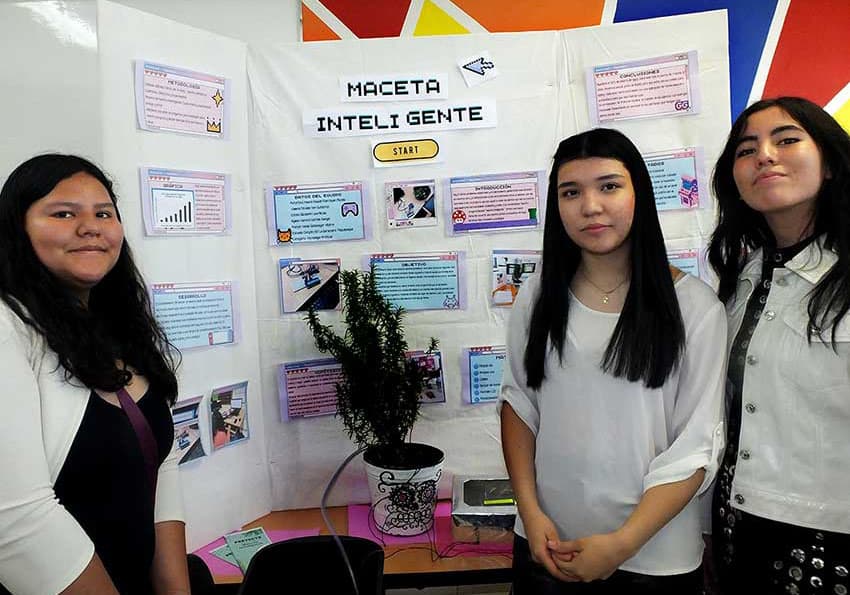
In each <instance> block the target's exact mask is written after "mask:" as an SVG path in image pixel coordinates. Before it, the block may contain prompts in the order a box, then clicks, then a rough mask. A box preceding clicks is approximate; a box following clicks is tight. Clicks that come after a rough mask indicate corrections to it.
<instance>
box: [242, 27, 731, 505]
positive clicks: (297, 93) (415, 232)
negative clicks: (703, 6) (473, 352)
mask: <svg viewBox="0 0 850 595" xmlns="http://www.w3.org/2000/svg"><path fill="white" fill-rule="evenodd" d="M482 48H486V50H487V51H488V52H489V53H490V55H492V57H493V58H494V60H498V64H499V71H500V74H501V76H499V77H498V78H496V79H494V80H492V81H490V82H488V83H487V85H481V86H480V87H473V88H468V87H467V86H466V85H465V84H464V83H463V81H462V79H461V75H460V74H459V73H458V72H457V71H456V70H455V71H452V70H451V69H450V68H449V65H451V64H453V63H455V62H456V61H457V60H458V59H459V58H462V57H464V56H468V55H470V54H471V53H473V52H478V51H481V50H482ZM690 50H695V51H697V52H698V54H699V66H700V75H699V76H700V81H701V85H702V89H703V108H702V112H701V113H700V114H699V115H697V116H693V117H691V116H688V117H678V118H658V119H651V120H644V121H637V122H618V123H617V128H620V129H622V130H623V131H624V132H626V134H628V135H629V136H631V138H632V139H634V140H635V142H636V144H637V145H638V147H639V148H640V149H641V151H643V152H650V151H653V150H663V149H665V148H669V147H676V146H702V147H704V148H705V158H706V161H707V165H708V167H707V170H709V171H710V165H711V164H712V163H713V160H714V159H715V158H716V155H717V154H718V153H719V150H720V147H721V146H722V142H723V138H724V135H725V133H726V131H727V129H728V123H729V107H728V106H729V90H728V85H729V83H728V75H727V73H728V48H727V39H726V17H725V12H723V11H717V12H712V13H702V14H696V15H686V16H681V17H669V18H663V19H655V20H647V21H640V22H638V23H625V24H618V25H611V26H606V27H588V28H585V29H577V30H570V31H563V32H536V33H517V34H504V35H464V36H448V37H434V38H416V39H375V40H352V41H349V40H345V41H340V42H334V43H322V44H315V43H314V44H280V45H275V46H265V45H264V46H259V45H256V46H254V45H252V46H249V48H248V77H249V82H250V87H251V91H252V99H253V112H252V152H251V155H252V163H251V166H252V179H253V182H252V193H251V194H252V209H253V217H254V221H255V227H256V229H262V228H263V227H264V226H265V219H264V217H265V209H264V207H263V203H262V200H261V198H260V197H262V192H263V190H262V188H263V184H264V183H268V182H269V181H272V180H279V179H291V178H292V177H293V176H296V175H297V177H298V179H299V180H301V181H303V182H316V183H319V182H327V181H330V180H336V179H362V180H364V181H366V183H371V184H372V185H373V189H374V192H373V196H380V195H381V194H380V191H381V189H383V187H384V184H385V183H386V182H388V181H392V180H393V179H394V177H395V176H397V174H393V172H392V171H389V172H388V171H386V170H375V169H373V168H372V167H371V153H370V149H371V146H372V143H373V142H375V141H377V140H382V141H387V140H393V137H392V136H390V135H381V136H380V137H378V136H373V137H370V136H362V137H349V138H335V139H327V138H320V139H316V138H307V137H306V136H304V134H303V130H302V125H301V124H302V113H303V112H304V111H305V110H310V109H318V108H326V107H328V106H330V105H332V104H333V101H334V98H338V97H339V88H338V85H339V79H340V77H345V76H357V75H359V74H362V73H371V74H375V73H392V72H396V71H397V69H398V64H399V63H404V64H405V65H406V67H407V68H409V69H410V70H412V71H413V70H415V71H423V72H426V71H430V72H433V71H436V72H443V71H446V72H449V75H448V80H447V87H448V97H447V100H446V101H450V102H454V101H470V100H474V99H476V98H480V97H485V96H486V97H491V98H493V99H494V100H495V101H496V105H497V109H498V114H499V125H498V126H497V127H496V128H490V129H478V130H462V131H445V132H442V133H440V146H441V153H442V152H443V151H444V152H445V161H444V162H442V163H439V164H423V165H417V166H411V168H408V170H406V172H405V175H406V177H411V176H413V177H415V178H416V179H430V178H434V179H436V180H437V182H438V184H439V183H440V181H441V180H444V179H446V178H449V177H452V176H468V175H475V174H480V173H486V172H494V171H524V170H534V169H544V170H546V171H548V170H549V168H550V167H551V156H552V154H553V152H554V150H555V148H556V146H557V143H558V141H559V140H561V139H562V138H565V137H566V136H569V135H570V134H573V133H575V132H577V131H579V130H584V129H587V128H589V127H591V125H590V120H589V114H588V113H587V105H586V98H585V97H586V94H585V89H584V85H585V82H584V72H585V69H586V68H587V67H589V66H592V65H594V64H605V63H611V62H619V61H624V60H632V59H639V58H645V57H651V56H657V55H663V54H666V53H673V52H681V51H690ZM382 105H389V104H387V103H382ZM396 140H405V139H404V138H402V137H398V138H397V139H396ZM408 171H409V172H410V175H408ZM543 197H545V188H543V189H541V218H542V216H543V215H544V214H545V208H544V205H543V202H544V201H543ZM367 208H371V209H373V212H372V219H373V220H374V221H380V220H381V218H380V217H381V216H382V215H383V213H382V212H381V211H380V209H381V208H383V204H382V203H381V201H375V202H374V204H372V205H370V206H368V207H367ZM713 216H714V211H713V208H708V209H705V210H702V209H700V211H699V213H696V212H684V213H678V212H677V213H669V214H666V213H665V214H663V215H662V216H661V218H662V226H663V227H664V230H665V233H666V234H667V235H668V236H670V237H672V238H677V239H684V240H688V242H689V243H696V242H698V241H699V240H700V239H701V238H705V237H707V235H708V234H709V233H710V232H711V226H712V222H713ZM374 229H375V234H374V237H370V238H369V239H367V240H363V241H358V242H346V243H345V250H344V251H341V250H336V249H333V247H329V246H327V245H325V246H309V245H301V246H291V247H285V248H283V247H277V248H273V247H269V246H268V245H267V242H266V241H265V238H264V237H262V234H259V235H256V234H255V238H254V250H255V262H256V265H257V268H256V289H257V308H258V315H259V317H260V321H261V324H260V325H259V344H260V366H261V375H262V393H263V399H264V401H265V409H266V411H276V409H277V404H278V403H277V385H276V376H275V374H276V369H277V366H278V365H279V364H281V363H284V362H291V361H298V360H305V359H312V358H316V357H320V356H321V354H319V352H317V351H316V349H315V347H314V345H313V340H312V337H311V336H310V335H309V333H308V331H307V329H306V326H305V324H304V323H303V321H301V320H298V319H296V318H287V319H281V318H280V317H279V315H278V308H279V306H278V300H277V285H276V283H277V279H276V270H277V269H276V263H277V261H278V259H280V258H284V257H291V256H297V257H301V258H322V257H325V256H327V253H329V252H330V253H340V254H343V257H342V267H343V268H344V269H346V268H358V267H359V260H360V258H361V257H362V255H363V254H367V253H377V252H415V251H419V250H422V249H423V246H426V247H427V249H429V250H456V251H465V252H466V254H467V265H468V268H467V271H468V272H467V283H468V285H467V286H468V288H469V292H468V307H467V309H466V310H464V311H451V312H445V311H430V312H410V313H409V314H408V315H407V319H406V323H405V324H406V328H407V336H408V341H409V344H410V348H411V349H417V348H423V347H425V346H426V345H427V341H428V337H430V336H435V337H437V338H439V339H440V341H441V346H440V349H441V352H442V354H443V360H444V362H446V366H445V382H446V397H447V398H446V403H444V404H437V405H434V406H431V407H426V408H423V409H422V414H421V417H420V420H419V421H418V422H417V424H416V425H415V426H414V431H413V439H414V440H416V441H421V442H427V443H429V444H433V445H435V446H438V447H439V448H441V449H443V450H444V451H445V453H446V464H445V470H444V474H443V481H442V482H441V486H440V493H441V496H447V495H448V493H449V491H450V482H451V477H452V475H453V474H474V473H496V474H503V473H505V471H504V467H503V463H502V454H501V446H500V440H499V425H498V418H497V415H496V411H495V405H494V404H484V405H478V406H476V407H472V406H470V405H469V404H467V403H465V402H463V400H462V399H461V374H460V369H459V365H458V364H457V363H456V362H458V361H459V359H460V353H461V349H462V348H463V347H464V346H468V345H470V344H476V345H488V344H501V343H504V333H505V328H504V323H505V320H506V317H507V316H508V315H509V311H500V310H499V309H497V308H491V307H490V306H489V304H488V302H489V288H490V273H491V262H490V253H491V250H493V249H495V248H498V249H503V250H504V249H517V250H521V249H526V250H528V249H539V248H540V247H541V241H542V230H543V226H542V225H541V226H540V228H539V229H538V230H535V231H523V230H517V231H512V232H510V233H499V234H483V233H482V234H476V235H475V236H474V237H468V236H460V237H458V236H454V237H451V236H448V235H447V234H446V232H445V230H444V229H442V227H439V228H436V229H435V228H419V229H409V230H405V232H404V233H398V232H397V231H396V230H387V229H384V227H383V226H380V225H376V226H375V228H374ZM323 319H324V320H326V321H337V320H339V314H338V313H327V314H325V313H323ZM265 421H266V435H267V443H268V455H269V466H270V471H271V484H272V502H273V507H274V508H276V509H284V508H301V507H309V506H316V505H318V503H319V500H320V498H321V494H322V490H323V489H324V487H325V485H326V483H327V480H328V478H329V477H330V476H331V475H332V474H333V472H334V471H335V469H336V467H337V465H339V463H340V462H341V461H342V460H343V458H344V457H345V456H346V455H347V454H349V453H350V452H352V451H353V450H354V448H355V446H354V445H353V444H352V443H351V442H350V441H349V439H348V438H347V437H346V436H345V433H344V431H343V428H342V425H341V422H340V421H339V420H338V419H335V418H333V417H322V418H313V419H300V420H295V421H291V422H281V421H279V418H278V417H277V416H276V415H275V416H273V415H267V416H266V419H265ZM330 501H331V503H332V504H344V503H349V502H366V501H368V492H367V490H366V485H365V477H364V475H363V471H362V466H361V464H360V463H359V461H356V460H355V462H354V463H353V464H351V465H350V466H349V468H348V469H347V470H346V472H345V473H344V474H343V475H342V476H341V477H340V481H339V482H338V484H337V486H336V488H335V490H334V492H333V493H332V494H331V497H330Z"/></svg>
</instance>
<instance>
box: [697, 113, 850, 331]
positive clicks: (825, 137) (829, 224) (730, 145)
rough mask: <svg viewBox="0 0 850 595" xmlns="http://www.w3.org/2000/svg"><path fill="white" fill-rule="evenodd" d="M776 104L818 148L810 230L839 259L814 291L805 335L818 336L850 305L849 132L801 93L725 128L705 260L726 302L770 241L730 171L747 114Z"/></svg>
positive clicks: (761, 218)
mask: <svg viewBox="0 0 850 595" xmlns="http://www.w3.org/2000/svg"><path fill="white" fill-rule="evenodd" d="M771 107H778V108H780V109H781V110H783V111H785V112H786V113H787V114H788V115H789V116H791V117H792V118H793V119H794V120H796V121H797V123H798V124H800V126H802V128H803V129H804V130H805V131H806V132H807V133H808V134H809V136H811V137H812V140H813V141H814V142H815V144H816V145H817V147H818V149H820V152H821V158H822V160H823V164H824V170H825V171H827V172H829V176H828V177H824V179H823V181H822V182H821V187H820V190H818V196H817V199H816V201H815V208H814V215H813V220H812V222H811V224H812V225H811V229H812V234H813V235H814V236H815V237H817V236H821V235H822V236H824V247H825V248H826V249H828V250H832V251H834V252H835V253H836V254H837V255H838V262H837V263H836V264H835V265H834V266H833V267H832V268H831V269H830V271H829V272H828V273H827V274H826V275H824V277H823V278H822V279H821V280H820V282H819V283H818V284H817V285H816V286H815V287H814V289H813V290H812V292H811V294H810V297H809V303H808V313H809V324H808V327H809V328H808V336H809V340H810V341H811V338H812V334H813V333H815V334H817V335H818V336H821V333H822V332H823V331H824V330H826V329H828V328H830V327H832V340H833V342H834V341H835V329H836V326H837V323H838V321H839V320H841V318H842V317H844V315H846V314H847V311H848V309H850V136H848V135H847V132H845V131H844V129H843V128H841V126H840V125H839V124H838V122H836V121H835V120H834V119H833V118H832V116H830V115H829V114H827V113H826V112H825V111H824V110H823V109H821V108H820V107H819V106H818V105H816V104H814V103H812V102H811V101H809V100H807V99H803V98H801V97H777V98H774V99H763V100H761V101H757V102H756V103H754V104H752V105H751V106H749V107H748V108H747V109H746V110H744V111H743V112H742V113H741V115H740V116H738V119H737V120H735V123H734V124H733V125H732V130H731V131H730V132H729V138H728V139H727V140H726V146H725V147H724V148H723V152H722V153H721V154H720V158H719V159H718V160H717V165H715V167H714V177H713V180H712V184H713V187H714V194H715V196H716V197H717V209H718V222H717V228H716V229H715V230H714V234H713V235H712V237H711V242H710V243H709V247H708V260H709V262H710V263H711V266H712V267H713V268H714V270H715V272H716V273H717V275H718V276H719V277H720V287H719V290H718V295H719V297H720V299H721V300H722V301H724V302H727V301H729V299H730V298H731V297H732V296H734V294H735V287H736V285H737V280H738V275H739V274H740V273H741V270H742V269H743V268H744V265H745V264H746V261H747V258H748V256H749V254H751V253H752V252H753V251H754V250H756V249H758V248H761V247H762V246H765V245H766V244H767V245H771V244H772V243H773V242H774V238H773V233H772V232H771V230H770V227H768V225H767V221H766V220H765V218H764V216H763V215H762V214H761V213H759V212H758V211H756V210H754V209H751V208H750V207H749V206H748V205H747V203H746V202H744V201H743V200H741V194H740V192H738V186H737V185H736V184H735V179H734V177H733V174H732V169H733V166H734V163H735V153H736V149H737V148H738V144H739V142H740V138H741V136H742V135H743V133H744V130H745V129H746V127H747V121H748V120H749V117H750V116H751V115H753V114H755V113H756V112H760V111H762V110H766V109H768V108H771Z"/></svg>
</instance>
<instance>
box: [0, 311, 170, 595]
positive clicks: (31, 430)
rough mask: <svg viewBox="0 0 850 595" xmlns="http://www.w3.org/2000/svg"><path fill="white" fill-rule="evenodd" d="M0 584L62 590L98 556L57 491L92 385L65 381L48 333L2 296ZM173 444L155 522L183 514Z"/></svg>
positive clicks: (25, 591) (37, 591) (21, 589)
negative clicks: (18, 313) (30, 323)
mask: <svg viewBox="0 0 850 595" xmlns="http://www.w3.org/2000/svg"><path fill="white" fill-rule="evenodd" d="M0 379H2V380H0V382H2V389H0V415H2V417H1V418H0V419H2V424H3V430H2V437H3V439H2V440H0V583H2V584H3V585H4V586H5V587H6V588H7V589H8V590H9V591H11V592H12V593H15V594H16V595H30V594H31V595H45V594H48V593H58V592H60V591H62V590H63V589H65V588H66V587H67V586H68V585H70V584H71V583H72V582H73V581H74V580H75V579H76V578H77V577H78V576H79V575H80V574H81V573H82V571H83V570H84V569H85V567H86V566H87V565H88V563H89V561H90V560H91V558H92V556H93V555H94V545H93V544H92V542H91V540H90V539H89V537H88V536H87V535H86V533H85V531H83V529H82V527H80V525H79V524H78V523H77V521H76V520H75V519H74V518H73V517H72V516H71V514H70V513H69V512H68V511H67V510H65V508H64V507H63V506H62V505H61V504H59V501H58V500H57V499H56V494H55V493H54V491H53V483H54V482H55V481H56V478H57V476H58V475H59V472H60V471H61V469H62V465H63V464H64V462H65V458H66V457H67V456H68V451H69V450H70V448H71V443H72V442H73V441H74V436H75V435H76V433H77V430H78V429H79V427H80V424H81V422H82V419H83V414H84V413H85V410H86V405H87V403H88V400H89V395H90V393H91V389H90V388H88V387H85V386H81V385H79V386H75V385H74V384H72V383H69V382H67V381H66V380H65V374H64V369H63V368H60V367H59V365H58V360H57V357H56V354H55V353H54V352H53V351H51V350H50V349H49V348H48V347H47V346H46V343H45V341H44V339H43V338H42V337H41V336H40V335H39V334H38V333H36V332H35V331H33V329H32V328H31V327H29V326H28V325H26V324H24V322H23V321H22V320H21V319H20V318H18V317H17V316H16V315H15V314H14V312H12V310H11V309H9V307H8V306H7V305H6V304H5V303H3V302H2V301H0ZM177 459H178V455H177V452H176V451H174V450H172V452H171V454H170V455H169V456H168V458H166V460H165V461H164V462H163V464H162V465H161V467H160V469H159V477H158V481H157V488H156V507H155V512H154V518H155V521H156V522H162V521H168V520H179V521H182V520H183V507H182V501H181V492H180V484H179V475H178V471H177Z"/></svg>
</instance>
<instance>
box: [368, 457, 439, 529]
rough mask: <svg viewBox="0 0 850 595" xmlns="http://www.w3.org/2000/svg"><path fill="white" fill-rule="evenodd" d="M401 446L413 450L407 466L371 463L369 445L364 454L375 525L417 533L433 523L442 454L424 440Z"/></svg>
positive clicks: (381, 527)
mask: <svg viewBox="0 0 850 595" xmlns="http://www.w3.org/2000/svg"><path fill="white" fill-rule="evenodd" d="M404 447H405V450H406V451H407V454H413V457H412V459H413V463H412V465H410V466H408V468H404V466H402V465H393V466H388V467H383V466H380V465H378V464H374V463H375V461H374V459H375V456H374V454H375V453H374V452H373V451H372V449H369V450H367V451H366V453H365V454H364V455H363V461H364V463H365V465H366V475H367V478H368V481H369V495H370V496H371V498H372V513H373V516H374V519H375V525H376V526H377V527H378V529H379V530H380V531H381V532H383V533H386V534H388V535H402V536H405V535H419V534H420V533H425V532H426V531H428V530H429V529H431V527H432V526H433V525H434V509H435V508H436V506H437V483H438V482H439V481H440V475H442V472H443V461H444V460H445V455H444V454H443V451H441V450H440V449H438V448H434V447H433V446H429V445H427V444H416V443H406V444H405V445H404ZM408 458H411V457H408Z"/></svg>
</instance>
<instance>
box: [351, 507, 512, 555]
mask: <svg viewBox="0 0 850 595" xmlns="http://www.w3.org/2000/svg"><path fill="white" fill-rule="evenodd" d="M369 510H370V506H369V505H368V504H357V505H349V507H348V534H349V535H354V536H356V537H365V538H366V539H371V540H372V541H374V542H376V543H380V544H382V545H405V544H409V545H413V544H421V543H431V542H436V547H437V552H438V553H439V554H440V555H444V556H455V555H458V554H477V555H481V554H505V553H510V552H511V551H512V548H513V546H512V544H511V543H501V542H494V543H464V542H459V541H456V540H455V539H454V537H452V503H451V502H449V501H448V500H445V501H442V502H437V508H436V510H435V511H434V527H433V528H432V529H431V530H430V531H426V532H425V533H422V534H420V535H413V536H411V537H399V536H396V535H385V534H383V533H381V532H380V531H379V530H378V527H377V526H376V525H375V520H374V518H372V516H371V515H370V514H369Z"/></svg>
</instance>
